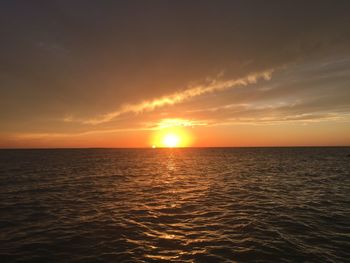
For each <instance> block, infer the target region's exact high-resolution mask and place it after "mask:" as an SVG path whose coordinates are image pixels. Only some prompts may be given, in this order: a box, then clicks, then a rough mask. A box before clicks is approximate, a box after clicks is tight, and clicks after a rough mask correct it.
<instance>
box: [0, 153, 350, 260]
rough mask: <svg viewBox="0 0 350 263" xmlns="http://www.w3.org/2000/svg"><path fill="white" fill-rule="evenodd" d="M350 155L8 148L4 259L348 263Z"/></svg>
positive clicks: (1, 161) (2, 180) (0, 252)
mask: <svg viewBox="0 0 350 263" xmlns="http://www.w3.org/2000/svg"><path fill="white" fill-rule="evenodd" d="M349 153H350V148H210V149H81V150H79V149H72V150H68V149H65V150H63V149H62V150H0V211H1V212H0V244H1V245H0V261H1V262H12V261H35V262H37V261H42V262H72V261H73V262H96V261H102V262H106V261H110V262H158V261H164V262H169V261H170V262H236V261H238V262H249V261H255V262H276V261H278V262H300V261H309V262H346V261H348V259H349V258H350V253H349V251H350V157H348V156H347V155H348V154H349ZM348 262H349V261H348Z"/></svg>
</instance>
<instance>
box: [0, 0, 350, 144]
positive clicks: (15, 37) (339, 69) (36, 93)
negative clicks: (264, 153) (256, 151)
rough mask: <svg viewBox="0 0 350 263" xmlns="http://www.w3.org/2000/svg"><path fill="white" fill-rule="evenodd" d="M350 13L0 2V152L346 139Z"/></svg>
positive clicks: (281, 7)
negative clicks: (177, 141)
mask: <svg viewBox="0 0 350 263" xmlns="http://www.w3.org/2000/svg"><path fill="white" fill-rule="evenodd" d="M349 14H350V1H341V0H337V1H294V0H293V1H133V0H130V1H129V0H128V1H10V0H9V1H1V3H0V32H1V41H0V61H1V64H0V147H1V148H17V147H19V148H22V147H24V148H26V147H35V148H37V147H151V146H152V145H155V146H157V147H158V146H166V145H162V143H164V142H162V140H163V139H162V138H163V137H164V136H166V134H168V135H169V134H175V135H176V136H179V137H180V140H181V141H182V142H181V143H180V144H179V145H178V146H201V147H204V146H294V145H298V146H302V145H339V146H340V145H350V15H349ZM168 139H169V138H168ZM169 140H170V141H171V140H172V138H170V139H169Z"/></svg>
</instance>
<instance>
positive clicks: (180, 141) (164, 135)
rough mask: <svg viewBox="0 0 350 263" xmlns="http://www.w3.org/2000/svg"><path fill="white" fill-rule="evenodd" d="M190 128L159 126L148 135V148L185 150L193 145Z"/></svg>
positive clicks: (171, 125) (171, 124)
mask: <svg viewBox="0 0 350 263" xmlns="http://www.w3.org/2000/svg"><path fill="white" fill-rule="evenodd" d="M176 120H177V119H176ZM191 129H192V128H191V127H187V126H184V125H174V124H173V123H172V122H171V123H170V124H169V125H160V126H159V128H158V129H156V130H155V131H154V132H153V133H151V134H150V140H149V143H150V146H151V147H152V148H185V147H189V146H191V145H192V143H193V134H192V131H191Z"/></svg>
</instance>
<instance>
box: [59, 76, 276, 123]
mask: <svg viewBox="0 0 350 263" xmlns="http://www.w3.org/2000/svg"><path fill="white" fill-rule="evenodd" d="M272 72H273V70H267V71H263V72H258V73H254V74H250V75H248V76H246V77H243V78H239V79H234V80H224V81H222V80H220V81H218V80H211V81H210V83H208V84H206V85H198V86H192V87H189V88H188V89H186V90H184V91H180V92H175V93H173V94H170V95H167V96H163V97H160V98H156V99H153V100H150V101H144V102H141V103H137V104H126V105H124V106H122V107H121V108H120V109H119V110H116V111H113V112H109V113H107V114H104V115H102V116H99V117H97V118H92V119H87V120H81V122H82V123H84V124H101V123H105V122H109V121H112V120H113V119H115V118H117V117H118V116H120V115H122V114H125V113H141V112H143V111H150V110H154V109H156V108H159V107H163V106H166V105H174V104H178V103H181V102H183V101H186V100H189V99H191V98H193V97H197V96H201V95H204V94H208V93H212V92H216V91H223V90H227V89H231V88H234V87H237V86H247V85H249V84H255V83H257V82H258V80H260V79H264V80H270V79H271V75H272ZM73 120H74V119H73V118H71V117H70V118H65V121H73Z"/></svg>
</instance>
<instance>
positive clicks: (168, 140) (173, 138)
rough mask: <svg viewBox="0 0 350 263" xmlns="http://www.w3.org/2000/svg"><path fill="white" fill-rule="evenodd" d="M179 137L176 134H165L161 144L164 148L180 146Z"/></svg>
mask: <svg viewBox="0 0 350 263" xmlns="http://www.w3.org/2000/svg"><path fill="white" fill-rule="evenodd" d="M180 141H181V140H180V137H179V136H178V135H177V134H171V133H169V134H166V135H165V136H164V138H163V144H164V146H166V147H169V148H173V147H177V146H179V144H180Z"/></svg>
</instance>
